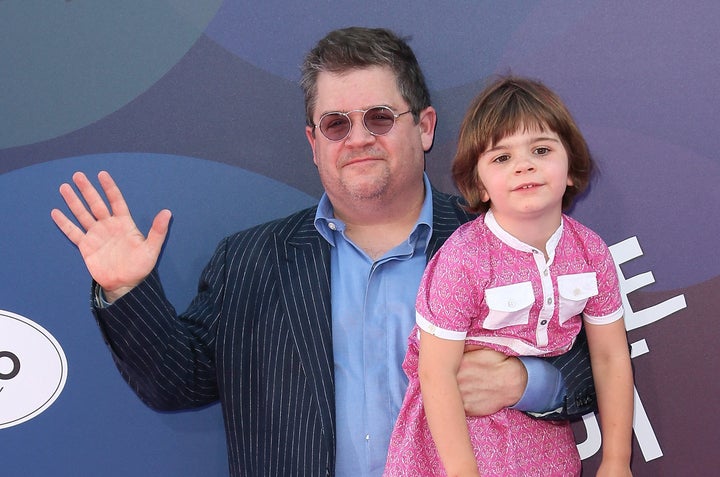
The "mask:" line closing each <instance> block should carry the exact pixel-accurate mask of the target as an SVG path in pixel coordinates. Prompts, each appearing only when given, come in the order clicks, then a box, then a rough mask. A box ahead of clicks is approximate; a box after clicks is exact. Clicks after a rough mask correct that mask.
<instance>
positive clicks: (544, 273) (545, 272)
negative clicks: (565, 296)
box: [543, 268, 550, 277]
mask: <svg viewBox="0 0 720 477" xmlns="http://www.w3.org/2000/svg"><path fill="white" fill-rule="evenodd" d="M548 273H550V272H548V270H547V268H546V269H545V270H543V275H545V276H546V277H547V276H548Z"/></svg>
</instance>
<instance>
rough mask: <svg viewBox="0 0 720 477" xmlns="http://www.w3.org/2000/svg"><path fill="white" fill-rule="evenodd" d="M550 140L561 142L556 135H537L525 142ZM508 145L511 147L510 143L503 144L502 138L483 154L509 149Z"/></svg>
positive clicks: (532, 142)
mask: <svg viewBox="0 0 720 477" xmlns="http://www.w3.org/2000/svg"><path fill="white" fill-rule="evenodd" d="M548 141H550V142H555V143H560V140H559V139H558V138H554V137H550V136H537V137H532V138H530V140H529V141H527V142H526V143H525V144H527V145H529V144H534V143H536V142H548ZM508 147H510V145H506V144H503V139H501V140H500V141H499V142H498V144H496V145H495V146H493V147H491V148H490V149H486V150H485V151H483V152H482V154H487V153H489V152H495V151H499V150H501V149H507V148H508Z"/></svg>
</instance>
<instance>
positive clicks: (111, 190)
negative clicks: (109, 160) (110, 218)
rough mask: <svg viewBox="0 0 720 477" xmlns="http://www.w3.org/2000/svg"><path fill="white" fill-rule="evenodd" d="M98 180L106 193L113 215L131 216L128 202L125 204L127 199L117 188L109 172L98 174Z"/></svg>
mask: <svg viewBox="0 0 720 477" xmlns="http://www.w3.org/2000/svg"><path fill="white" fill-rule="evenodd" d="M98 180H99V181H100V185H101V186H102V188H103V191H104V192H105V197H107V199H108V203H109V204H110V208H111V209H112V213H113V215H130V210H129V209H128V206H127V202H125V198H124V197H123V195H122V192H120V188H119V187H118V186H117V184H116V183H115V180H113V178H112V176H111V175H110V173H109V172H107V171H100V172H99V173H98Z"/></svg>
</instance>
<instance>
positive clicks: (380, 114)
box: [363, 107, 395, 136]
mask: <svg viewBox="0 0 720 477" xmlns="http://www.w3.org/2000/svg"><path fill="white" fill-rule="evenodd" d="M363 121H364V122H365V127H366V128H367V130H368V131H370V132H371V133H373V134H375V135H376V136H382V135H383V134H387V133H389V132H390V130H391V129H392V127H393V125H394V124H395V115H394V114H393V112H392V111H391V110H390V109H389V108H385V107H377V108H372V109H369V110H367V112H366V113H365V115H364V116H363Z"/></svg>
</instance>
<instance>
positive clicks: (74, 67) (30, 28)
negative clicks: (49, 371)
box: [0, 0, 720, 476]
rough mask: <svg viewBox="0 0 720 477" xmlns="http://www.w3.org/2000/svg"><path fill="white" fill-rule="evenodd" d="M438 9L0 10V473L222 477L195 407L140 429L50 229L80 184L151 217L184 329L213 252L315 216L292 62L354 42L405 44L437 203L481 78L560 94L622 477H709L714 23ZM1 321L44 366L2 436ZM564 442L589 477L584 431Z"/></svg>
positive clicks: (659, 6) (584, 12)
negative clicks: (429, 99)
mask: <svg viewBox="0 0 720 477" xmlns="http://www.w3.org/2000/svg"><path fill="white" fill-rule="evenodd" d="M451 5H452V6H451V7H450V6H445V7H443V6H442V5H439V4H438V2H435V1H429V0H428V1H412V2H411V1H398V2H377V1H368V2H362V3H357V2H350V1H339V2H328V1H309V2H301V3H297V4H296V3H290V2H287V3H286V2H279V1H267V2H263V3H262V4H259V3H258V4H254V3H250V2H241V1H239V0H225V1H220V0H212V1H211V0H204V1H197V2H187V1H183V0H165V1H163V2H145V1H140V0H127V1H124V2H111V1H107V0H104V1H103V0H97V1H94V2H82V1H79V0H66V1H55V2H23V1H21V0H0V224H2V233H0V277H1V278H0V280H1V281H0V284H1V286H0V310H4V313H3V312H0V474H2V475H3V476H20V475H22V476H48V475H58V476H70V475H73V476H75V475H105V476H129V475H132V476H177V475H183V476H196V475H197V476H200V475H202V476H205V475H218V476H222V475H227V463H226V458H227V456H226V451H225V441H224V432H223V428H222V419H221V416H220V411H219V408H218V407H217V406H210V407H208V408H206V409H201V410H197V411H192V412H182V413H158V412H154V411H151V410H150V409H148V408H146V407H145V406H144V405H142V404H141V403H140V401H139V400H138V399H137V398H136V397H135V395H134V394H133V393H132V392H131V391H130V389H129V388H128V387H127V385H126V384H125V383H124V381H122V379H121V378H120V376H119V374H118V373H117V371H116V370H115V367H114V365H113V363H112V360H111V358H110V355H109V353H108V351H107V349H106V348H105V345H104V343H103V342H102V339H101V337H100V334H99V332H98V330H97V327H96V325H95V323H94V320H93V318H92V315H91V313H90V310H89V300H90V298H89V277H88V274H87V272H86V270H85V269H84V266H83V264H82V261H81V259H80V257H79V255H78V253H77V251H76V250H75V248H74V247H73V246H72V244H70V243H69V242H68V241H67V240H65V239H64V237H63V236H62V234H61V233H60V232H59V231H58V230H57V229H56V227H55V225H54V224H53V223H52V221H51V220H50V217H49V211H50V209H52V208H53V207H58V206H61V205H62V201H61V198H60V196H59V194H58V192H57V189H58V186H59V185H60V183H62V182H65V181H68V180H69V179H70V177H71V175H72V173H73V172H74V171H76V170H83V171H85V172H87V173H88V175H92V176H94V175H95V174H96V173H97V172H98V171H99V170H102V169H106V170H108V171H110V172H111V173H112V174H113V176H114V177H115V179H116V180H117V181H118V183H119V185H120V187H121V188H122V189H123V191H124V193H125V196H126V198H127V200H128V202H129V205H130V207H131V210H132V211H133V213H134V215H135V217H136V219H137V222H138V224H139V226H140V228H141V229H142V230H147V228H148V227H149V224H150V221H151V220H152V217H153V216H154V214H155V213H156V212H157V211H158V210H160V209H161V208H165V207H167V208H170V209H171V210H172V211H173V214H174V219H173V224H172V228H171V233H170V237H169V240H168V243H167V246H166V249H165V252H164V255H163V257H162V261H161V265H160V272H161V274H162V277H163V281H164V284H165V287H166V290H167V292H168V294H169V295H170V297H171V299H172V300H173V302H174V304H175V305H176V307H177V308H179V309H182V308H183V307H184V306H185V305H187V304H188V303H189V301H190V299H191V297H192V295H193V292H194V288H195V286H196V280H197V278H198V276H199V273H200V270H201V268H202V267H203V266H204V264H205V262H206V261H207V260H208V258H209V257H210V254H211V253H212V251H213V249H214V247H215V245H216V243H217V242H218V241H219V240H220V239H221V238H222V237H223V236H225V235H227V234H229V233H232V232H234V231H236V230H239V229H242V228H245V227H248V226H250V225H253V224H256V223H259V222H262V221H265V220H268V219H271V218H275V217H279V216H283V215H286V214H287V213H289V212H291V211H293V210H296V209H298V208H301V207H305V206H307V205H310V204H313V203H315V202H316V201H317V199H318V197H319V195H320V193H321V187H320V183H319V180H318V178H317V175H316V170H315V168H314V166H313V164H312V156H311V151H310V148H309V146H308V145H307V141H306V139H305V135H304V109H303V103H302V95H301V92H300V89H299V86H298V84H297V82H298V79H299V65H300V63H301V61H302V58H303V55H304V53H305V52H306V51H307V50H308V49H309V48H311V47H312V46H313V44H314V43H315V42H316V41H317V40H318V39H319V38H320V37H322V36H323V35H324V34H325V33H326V32H327V31H328V30H330V29H333V28H337V27H343V26H349V25H356V24H357V25H366V26H384V27H389V28H392V29H394V30H396V31H397V32H398V33H400V34H402V35H407V36H410V37H411V41H410V44H411V46H412V47H413V48H414V49H415V51H416V53H417V55H418V58H419V60H420V62H421V64H422V65H423V67H424V70H425V73H426V75H427V78H428V81H429V85H430V88H431V94H432V96H433V103H434V105H435V106H436V108H437V110H438V114H439V125H438V128H437V132H436V140H435V145H434V147H433V149H432V151H431V152H430V153H429V154H428V157H427V159H428V160H427V169H428V173H429V175H430V177H431V180H432V181H433V182H434V183H435V185H436V186H437V187H439V188H440V189H443V190H447V191H453V186H452V183H451V181H450V177H449V163H450V160H451V158H452V155H453V152H454V148H455V144H456V142H455V141H456V134H457V128H458V124H459V122H460V120H461V118H462V115H463V113H464V111H465V108H466V106H467V104H468V103H469V102H470V100H471V98H472V97H473V96H474V95H475V94H476V93H477V92H478V91H479V90H480V89H481V87H482V86H483V84H484V81H485V80H486V78H487V77H488V76H489V75H492V74H494V73H506V72H514V73H518V74H523V75H528V76H532V77H535V78H539V79H541V80H543V81H544V82H545V83H546V84H548V85H549V86H550V87H551V88H553V89H554V90H556V91H557V92H558V93H559V94H560V95H561V96H562V97H563V99H564V100H565V101H566V102H567V104H568V105H569V107H570V109H571V111H572V112H573V113H574V115H575V117H576V119H577V120H578V123H579V124H580V126H581V128H582V130H583V132H584V134H585V136H586V138H587V139H588V142H589V143H590V146H591V149H592V151H593V153H594V155H595V158H596V159H597V161H598V162H599V165H600V169H601V174H600V176H599V177H598V179H597V181H596V182H595V183H594V184H593V186H592V188H591V191H590V194H589V195H588V196H587V197H586V198H584V199H583V200H582V201H581V202H580V203H579V204H578V205H577V206H576V207H575V210H574V211H573V215H574V216H575V217H577V218H578V219H580V220H581V221H583V222H584V223H586V224H587V225H589V226H590V227H592V228H593V229H595V230H596V231H598V232H599V233H600V234H601V235H602V236H603V238H604V239H605V240H606V241H607V242H608V243H609V244H611V245H613V247H612V248H613V255H614V257H615V260H616V262H617V263H618V265H619V267H620V269H621V274H622V276H623V290H624V292H625V293H626V305H627V308H628V318H627V323H628V329H629V337H630V340H631V342H632V343H633V344H634V348H633V351H634V356H635V358H634V365H635V370H636V389H637V396H636V398H637V401H636V404H637V405H638V406H637V407H638V412H636V425H635V431H636V436H635V453H634V457H633V471H634V474H635V475H636V476H658V475H668V476H671V475H672V476H674V475H707V473H708V472H709V469H714V468H716V467H717V466H718V464H720V457H718V456H717V454H716V452H715V450H714V443H715V442H716V440H717V438H716V435H717V431H716V429H717V427H718V425H719V424H720V418H717V417H715V414H714V413H706V412H704V411H703V409H705V407H704V405H705V404H706V403H713V402H715V401H716V397H717V395H718V394H720V384H718V381H717V380H716V379H715V376H716V374H717V372H716V370H717V368H718V366H720V362H719V361H720V360H719V359H718V354H717V353H716V352H715V351H714V350H715V343H716V342H717V340H718V338H720V336H719V335H720V332H719V331H717V330H718V328H717V326H715V323H714V320H713V318H714V316H715V315H716V312H715V309H716V306H715V303H714V300H712V301H711V298H714V297H716V296H717V295H718V293H719V292H720V258H718V254H717V253H715V252H714V251H713V250H714V248H715V247H714V245H715V242H716V241H717V237H718V235H719V234H720V222H719V221H718V219H717V217H718V216H720V200H719V199H720V188H718V187H717V183H718V180H719V179H720V163H719V161H718V155H717V151H718V150H720V134H718V133H717V124H718V123H720V97H719V96H718V95H717V91H718V90H719V89H720V80H718V78H720V60H718V58H719V57H718V54H717V51H716V50H717V45H720V30H718V29H717V28H716V25H717V23H718V22H720V4H716V3H713V2H684V3H682V4H680V3H678V2H670V1H658V2H620V1H588V2H562V1H520V0H517V1H505V2H492V1H477V0H476V1H459V2H453V3H452V4H451ZM13 317H22V318H23V319H24V321H22V323H23V325H22V326H28V327H31V328H32V329H35V328H33V327H32V325H33V324H36V325H38V327H37V328H38V329H40V330H41V331H43V332H46V333H47V335H49V336H50V339H51V340H55V341H54V342H56V343H57V344H58V345H59V347H60V348H61V350H62V352H63V354H64V359H65V360H64V362H63V363H64V368H63V371H62V372H61V374H63V376H62V379H61V381H62V383H63V384H64V387H63V386H60V387H59V389H58V390H57V392H56V393H55V394H52V393H49V394H48V395H47V396H46V397H45V401H43V402H44V403H45V406H44V407H42V408H40V407H38V406H36V412H34V413H32V414H30V415H28V414H27V412H25V410H23V414H22V415H23V416H24V417H23V418H22V419H19V418H18V416H17V415H13V412H16V411H15V409H16V407H17V406H20V404H18V403H23V402H25V403H27V402H30V401H28V400H27V399H26V398H29V397H30V394H29V393H32V391H28V389H30V388H28V386H29V385H28V384H27V383H26V382H25V381H21V377H22V374H20V373H18V374H17V375H14V374H15V373H14V372H13V370H14V369H15V367H16V363H20V365H21V366H22V368H20V369H22V370H25V371H26V374H25V375H27V372H28V370H32V369H34V368H33V367H32V350H29V349H28V344H27V342H25V341H23V339H20V338H19V337H20V336H25V335H24V334H17V333H18V331H17V330H18V329H25V328H17V327H13V326H15V324H16V323H18V322H19V321H18V320H15V319H14V318H13ZM43 342H45V341H43ZM47 342H48V343H50V342H51V341H47ZM3 352H6V353H5V354H2V353H3ZM11 356H14V357H15V358H17V359H16V361H13V359H12V358H11ZM58 359H59V358H58ZM60 361H62V360H60V359H59V362H60ZM54 365H57V363H54ZM53 369H54V368H53ZM55 378H57V379H59V378H58V377H57V376H55ZM38 379H39V378H38ZM65 379H66V381H65ZM43 392H46V391H43ZM23 393H25V394H23ZM33 397H37V396H33ZM40 397H43V396H40ZM17 412H20V411H17ZM574 429H575V431H576V436H577V440H578V443H579V445H580V449H581V453H582V454H583V457H585V460H584V468H585V470H586V472H587V473H589V474H591V473H592V472H593V470H594V469H595V468H596V467H597V464H598V462H599V455H598V454H597V452H596V450H597V445H598V441H597V433H596V430H595V421H594V419H593V418H592V417H588V419H586V421H584V422H579V423H577V424H576V425H574Z"/></svg>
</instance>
